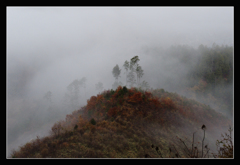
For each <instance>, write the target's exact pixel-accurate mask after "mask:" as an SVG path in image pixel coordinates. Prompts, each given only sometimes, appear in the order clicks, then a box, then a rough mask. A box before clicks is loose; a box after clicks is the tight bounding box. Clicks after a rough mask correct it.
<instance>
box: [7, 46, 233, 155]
mask: <svg viewBox="0 0 240 165" xmlns="http://www.w3.org/2000/svg"><path fill="white" fill-rule="evenodd" d="M166 55H167V56H169V57H171V58H172V59H176V60H177V62H178V65H181V66H185V67H186V68H187V71H186V72H184V74H183V73H182V72H181V70H180V69H179V68H178V66H177V65H171V66H170V67H171V68H172V70H173V71H174V74H171V72H170V71H168V70H167V69H166V70H167V71H166V74H169V75H181V78H179V77H178V78H177V79H170V80H166V82H163V85H165V86H166V88H167V89H170V88H172V89H178V90H176V91H179V93H181V94H183V95H184V96H180V95H179V94H177V93H173V92H167V91H165V90H164V89H152V88H151V89H150V87H149V84H148V82H147V81H142V82H141V81H140V80H141V78H142V76H143V69H142V67H141V66H140V65H139V64H138V61H139V60H140V59H139V58H138V56H135V57H133V58H132V59H131V60H130V61H129V62H128V61H125V63H124V65H123V67H124V69H125V74H126V77H125V76H124V78H125V80H126V83H124V84H126V85H125V86H123V83H122V82H121V81H120V80H119V77H120V74H121V70H120V69H119V66H121V65H119V66H118V65H116V66H115V67H114V68H113V70H112V74H113V76H114V78H115V82H114V84H113V85H112V87H113V89H111V90H104V91H103V83H101V82H99V83H98V84H96V90H98V91H99V92H101V93H99V94H98V95H96V96H91V97H90V99H89V100H88V101H87V105H86V106H83V107H82V108H80V109H79V107H80V106H79V100H80V98H81V94H82V98H86V81H87V80H86V78H85V77H83V78H82V79H80V80H77V79H76V80H74V81H73V82H72V83H70V84H69V86H68V87H67V92H66V94H65V99H64V102H63V103H64V105H54V104H53V103H52V99H51V97H52V95H54V93H53V94H52V93H51V92H50V91H48V92H47V93H46V95H45V96H44V99H45V104H42V103H40V101H39V102H38V101H35V102H28V101H24V102H22V103H18V102H17V103H16V104H17V105H18V107H19V109H14V111H11V113H8V116H9V118H11V119H12V120H10V121H8V126H10V127H11V128H13V129H11V130H10V131H9V132H8V137H9V140H10V141H13V140H14V137H16V136H18V135H20V134H22V132H25V131H27V130H37V129H38V127H39V126H41V125H44V124H46V123H54V122H56V123H55V124H53V126H52V125H51V126H52V128H51V135H50V136H47V137H43V138H39V137H37V139H35V140H32V141H31V142H28V143H26V144H25V145H22V146H21V147H20V148H19V150H18V151H13V152H12V157H14V158H20V157H21V158H27V157H31V158H46V157H50V158H59V157H71V158H82V157H83V158H97V157H99V158H128V157H131V158H172V157H175V158H202V157H204V158H207V157H221V158H227V157H233V144H232V136H231V131H232V130H231V129H230V131H229V134H225V136H222V139H221V140H217V139H219V137H218V135H219V132H221V133H222V132H223V131H225V129H226V128H227V127H229V126H231V125H232V121H231V119H232V117H233V81H232V80H233V49H232V47H229V46H218V45H213V46H212V47H207V46H203V45H200V46H199V47H198V49H194V48H191V47H188V46H173V47H171V48H170V49H169V50H167V51H166ZM156 58H157V57H156ZM172 59H171V60H172ZM155 61H156V62H159V61H160V60H158V59H156V60H155ZM164 62H166V61H164ZM152 66H156V67H154V68H152V69H153V70H152V71H153V72H154V69H157V71H158V70H159V71H160V69H159V68H158V65H152ZM147 76H149V75H147ZM172 77H174V76H172ZM145 78H146V77H145ZM147 78H148V77H147ZM158 78H159V81H161V82H162V79H163V80H164V77H161V76H160V77H157V78H156V79H158ZM147 80H148V79H147ZM175 80H177V81H175ZM119 85H120V86H119ZM160 85H161V84H160ZM167 85H169V88H168V86H167ZM122 86H123V87H122ZM81 90H83V92H82V93H81V92H80V91H81ZM102 91H103V92H102ZM185 96H186V97H185ZM196 100H197V101H196ZM26 105H28V106H26ZM42 105H44V107H43V106H42ZM63 107H64V108H63ZM9 108H11V107H9ZM43 109H45V111H46V112H44V111H43ZM61 109H65V111H60V110H61ZM71 109H78V110H75V111H73V112H72V114H68V113H69V110H71ZM23 111H24V112H25V111H28V112H30V113H24V114H27V115H25V116H23V115H21V114H23ZM50 112H51V113H50ZM41 113H48V114H51V115H47V117H44V116H46V115H42V114H41ZM66 114H68V115H66ZM65 115H66V118H65V120H60V119H62V118H63V116H65ZM16 116H17V117H21V118H22V120H21V121H22V122H18V123H16V122H15V120H14V117H16ZM39 116H42V118H39ZM226 116H227V117H226ZM35 118H36V120H35ZM203 124H204V126H205V128H207V129H205V128H204V127H203ZM203 128H204V129H203ZM222 128H224V129H222ZM216 140H217V142H216ZM216 145H217V149H215V148H216Z"/></svg>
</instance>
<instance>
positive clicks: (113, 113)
mask: <svg viewBox="0 0 240 165" xmlns="http://www.w3.org/2000/svg"><path fill="white" fill-rule="evenodd" d="M116 114H117V107H113V108H110V109H109V110H108V113H107V115H108V116H109V117H112V116H116Z"/></svg>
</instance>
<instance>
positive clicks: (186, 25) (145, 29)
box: [6, 7, 233, 151]
mask: <svg viewBox="0 0 240 165" xmlns="http://www.w3.org/2000/svg"><path fill="white" fill-rule="evenodd" d="M6 14H7V31H6V33H7V36H6V37H7V38H6V39H7V55H6V56H7V61H6V63H7V68H6V69H7V90H6V95H7V127H8V131H11V129H13V127H14V124H18V122H21V120H25V118H23V119H21V118H20V117H19V118H18V116H14V114H17V111H22V109H21V108H18V107H19V103H20V102H22V101H23V100H25V101H29V102H31V101H35V103H34V105H33V106H32V107H33V108H32V107H30V106H29V107H28V108H25V109H29V111H26V113H29V112H30V111H34V113H35V112H37V113H38V115H36V114H35V116H38V117H42V118H45V117H46V116H48V113H50V112H48V111H47V109H48V105H43V107H45V110H44V108H42V109H41V108H40V109H38V110H36V109H35V110H34V106H35V107H36V105H41V104H42V102H43V101H42V102H40V101H39V100H41V99H43V97H44V95H45V94H46V93H47V92H48V91H51V92H52V100H53V103H54V105H55V106H58V109H59V111H61V108H60V107H61V106H60V105H61V103H62V101H63V99H64V95H65V93H66V92H67V86H68V85H69V84H70V83H71V82H73V80H75V79H81V78H82V77H86V79H87V81H86V98H84V97H83V95H82V96H81V106H83V105H85V104H86V99H88V98H90V96H92V95H96V94H97V93H98V91H96V90H95V84H97V83H98V82H102V83H103V87H104V90H107V89H111V88H112V84H113V83H114V81H115V79H114V77H113V75H112V69H113V67H114V66H115V65H116V64H118V65H119V67H120V69H122V70H121V78H120V81H121V82H123V83H125V82H126V80H125V77H126V75H124V69H123V67H122V66H123V64H124V62H125V61H126V60H128V61H129V60H130V59H131V58H132V57H134V56H135V55H138V56H139V59H140V61H139V64H140V65H141V66H142V68H143V70H144V75H143V77H142V78H141V79H142V80H146V81H147V82H148V83H149V85H150V87H152V88H164V87H165V86H164V84H160V83H159V82H160V77H164V78H165V77H169V78H171V77H172V76H173V75H170V74H169V73H170V72H167V70H171V68H169V67H168V68H166V67H167V66H168V63H165V60H166V58H168V57H167V56H166V55H164V54H162V53H163V52H164V50H165V49H167V48H168V47H170V46H172V45H179V44H180V45H190V46H192V47H196V48H197V47H198V46H199V45H200V44H204V45H209V46H211V45H212V44H213V43H216V44H219V45H222V44H224V45H231V46H232V45H233V7H7V13H6ZM154 51H155V52H154ZM156 54H159V56H158V57H156V58H155V55H156ZM156 59H157V60H159V61H156ZM168 61H169V60H168ZM158 62H159V63H158ZM152 64H155V65H157V64H162V66H163V67H162V69H161V70H154V66H153V65H152ZM171 64H177V61H174V60H173V61H171ZM181 68H182V70H183V72H184V71H185V69H187V68H186V67H184V66H183V67H181ZM171 74H174V71H172V72H171ZM174 76H175V75H174ZM180 76H181V75H179V77H180ZM166 88H167V86H166ZM166 90H170V91H171V88H167V89H166ZM174 90H175V89H173V88H172V92H174ZM83 92H84V90H83V89H80V93H83ZM25 106H27V105H25ZM31 108H32V109H31ZM17 109H18V110H17ZM55 109H57V108H55ZM73 110H74V109H69V110H67V111H66V109H65V110H64V114H65V113H66V114H69V113H71V112H72V111H73ZM38 111H44V113H40V112H38ZM56 112H57V111H53V112H52V113H56ZM21 114H22V115H23V116H24V115H25V114H24V112H21ZM41 115H42V116H41ZM11 117H12V118H11ZM10 122H11V123H10ZM13 123H14V124H13ZM50 123H51V122H50ZM49 125H51V124H49ZM44 128H46V125H45V127H44ZM47 128H49V127H47ZM49 129H50V128H49ZM38 130H39V131H40V132H42V131H43V128H42V129H41V127H40V126H39V128H38V129H34V131H35V132H37V131H38ZM27 131H29V132H30V133H26V134H25V135H22V134H21V133H19V134H18V135H16V137H14V138H12V140H11V141H10V142H11V143H12V144H11V147H9V148H8V149H9V150H8V151H10V149H12V148H17V146H19V145H20V144H23V143H25V142H26V141H29V138H25V139H26V140H25V141H24V140H23V139H24V137H27V136H29V135H30V134H33V133H31V131H32V130H25V132H27ZM20 132H21V131H20ZM23 132H24V131H22V133H23ZM45 132H47V131H45ZM39 134H40V133H39ZM42 135H43V134H41V135H40V136H42ZM20 136H22V137H21V138H19V137H20ZM34 136H35V134H34ZM9 138H10V137H8V139H9ZM31 138H34V137H32V136H31ZM16 139H18V140H16ZM10 142H9V143H10ZM9 145H10V144H9Z"/></svg>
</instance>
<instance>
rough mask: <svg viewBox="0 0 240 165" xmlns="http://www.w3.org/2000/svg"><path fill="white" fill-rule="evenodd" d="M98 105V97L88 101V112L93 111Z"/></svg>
mask: <svg viewBox="0 0 240 165" xmlns="http://www.w3.org/2000/svg"><path fill="white" fill-rule="evenodd" d="M96 104H97V97H96V96H92V97H91V98H90V100H88V101H87V110H90V109H93V108H94V107H95V106H96Z"/></svg>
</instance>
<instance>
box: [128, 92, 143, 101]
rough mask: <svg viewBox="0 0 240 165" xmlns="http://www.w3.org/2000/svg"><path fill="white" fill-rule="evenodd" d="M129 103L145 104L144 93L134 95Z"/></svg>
mask: <svg viewBox="0 0 240 165" xmlns="http://www.w3.org/2000/svg"><path fill="white" fill-rule="evenodd" d="M128 102H131V103H142V102H143V99H142V93H141V92H136V93H134V94H133V95H132V96H130V97H129V100H128Z"/></svg>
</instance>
